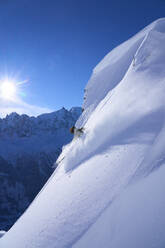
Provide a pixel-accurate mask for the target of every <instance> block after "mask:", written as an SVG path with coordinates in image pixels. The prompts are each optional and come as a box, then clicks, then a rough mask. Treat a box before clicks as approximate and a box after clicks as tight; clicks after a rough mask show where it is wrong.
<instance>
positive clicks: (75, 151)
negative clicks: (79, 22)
mask: <svg viewBox="0 0 165 248" xmlns="http://www.w3.org/2000/svg"><path fill="white" fill-rule="evenodd" d="M164 47H165V19H159V20H157V21H155V22H154V23H152V24H151V25H149V26H148V27H146V28H145V29H144V30H142V31H141V32H139V33H138V34H137V35H135V36H134V37H133V38H132V39H130V40H128V41H126V42H125V43H123V44H122V45H121V46H119V47H117V48H116V49H114V50H113V51H112V52H110V53H109V54H108V55H107V56H106V57H105V58H104V59H103V60H102V61H101V63H100V64H99V65H98V66H96V68H95V69H94V72H93V75H92V77H91V79H90V80H89V83H88V85H87V87H86V91H85V102H84V112H83V114H82V115H81V117H80V118H79V120H78V121H77V124H76V126H77V127H81V126H83V127H84V128H85V132H84V135H83V136H82V137H81V138H76V139H74V140H73V141H72V142H71V143H70V144H69V145H67V146H65V147H64V148H63V151H62V153H61V155H60V157H59V158H58V160H57V163H58V164H59V166H58V168H57V170H56V171H55V173H54V174H53V176H52V177H51V178H50V180H49V181H48V183H47V184H46V185H45V187H44V188H43V189H42V191H41V192H40V193H39V194H38V196H37V197H36V199H35V200H34V201H33V203H32V204H31V205H30V207H29V208H28V210H27V211H26V212H25V214H24V215H23V216H22V217H21V218H20V219H19V220H18V221H17V222H16V224H15V225H14V226H13V227H12V228H11V229H10V230H9V231H8V232H7V233H6V234H5V235H4V236H3V237H2V238H1V240H0V245H1V247H2V248H8V247H17V248H25V247H26V248H36V247H39V248H45V247H49V248H64V247H74V248H82V247H113V248H123V247H127V248H133V247H141V248H146V247H155V248H156V247H159V248H161V247H163V246H162V245H163V244H165V239H164V236H165V235H162V234H160V236H157V235H156V238H157V239H159V238H160V239H161V241H160V240H159V244H160V245H161V246H156V245H157V244H158V243H157V242H156V241H155V238H154V237H155V236H154V235H153V237H152V238H150V235H152V234H153V232H155V228H154V227H153V228H150V229H149V227H148V225H151V224H153V223H152V221H149V222H148V219H151V218H152V214H153V213H154V212H155V211H156V210H157V206H158V207H159V208H161V211H160V217H159V216H158V218H155V219H154V220H155V221H156V225H157V228H158V230H159V229H160V230H161V232H163V231H162V226H164V223H165V222H164V219H163V220H162V221H159V218H161V215H162V213H163V207H164V201H162V202H160V201H161V196H162V189H161V183H162V185H163V180H162V172H164V167H163V166H162V165H163V164H164V159H165V151H164V142H165V141H164V140H165V139H164V128H165V120H164V114H165V108H164V106H165V98H164V94H165V70H164V65H165V49H164ZM158 168H159V170H158ZM153 171H155V172H153ZM144 176H147V179H146V177H145V179H143V180H142V178H143V177H144ZM153 183H154V184H156V185H158V189H157V191H156V190H155V191H153V190H152V189H151V187H153V189H154V188H155V186H153ZM132 185H133V186H132ZM124 189H125V190H124ZM144 189H145V190H144ZM143 190H144V193H143V194H142V195H140V193H139V192H142V191H143ZM151 192H154V196H158V195H159V196H158V197H157V198H156V200H157V201H158V204H157V205H156V204H155V205H154V204H153V211H152V210H151V211H149V213H148V214H149V215H148V216H149V217H146V211H140V210H143V207H144V205H143V200H144V199H145V201H144V202H145V203H146V206H149V205H150V204H152V203H153V202H154V200H153V199H152V198H151V197H149V198H148V201H147V198H146V197H145V195H148V193H151ZM131 199H133V201H134V204H133V206H132V204H131ZM136 200H137V201H138V204H135V201H136ZM122 206H123V207H122ZM132 207H133V211H132V212H130V210H131V209H132ZM159 208H158V209H159ZM141 213H142V214H143V215H144V218H143V215H142V219H144V221H145V228H146V229H147V228H148V229H149V231H148V230H147V231H146V233H145V229H143V232H142V231H141V230H142V229H141V226H143V220H140V221H138V218H137V216H139V218H141V217H140V216H141ZM145 217H146V218H145ZM111 220H112V222H111ZM128 221H129V222H130V224H128V225H126V224H125V222H128ZM137 221H138V225H137V226H138V229H137V230H138V231H137V232H136V230H135V228H132V226H133V227H134V223H135V222H136V223H137ZM153 225H154V224H153ZM104 226H106V227H107V228H104ZM101 230H104V232H102V231H101ZM98 233H99V235H97V234H98ZM128 238H129V239H131V240H130V242H129V241H128ZM139 238H141V240H140V241H139V242H137V240H138V239H139ZM154 242H155V243H154ZM134 243H136V244H137V245H136V246H134ZM97 244H99V245H97ZM123 244H125V246H123ZM138 244H139V246H138ZM146 244H147V246H146Z"/></svg>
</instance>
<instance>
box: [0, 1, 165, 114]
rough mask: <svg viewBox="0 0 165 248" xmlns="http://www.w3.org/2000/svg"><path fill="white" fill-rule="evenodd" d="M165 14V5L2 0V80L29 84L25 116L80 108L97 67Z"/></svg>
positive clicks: (22, 95) (24, 93)
mask: <svg viewBox="0 0 165 248" xmlns="http://www.w3.org/2000/svg"><path fill="white" fill-rule="evenodd" d="M164 13H165V0H151V1H148V0H144V1H142V0H138V1H137V0H88V1H87V0H60V1H59V0H58V1H56V0H1V1H0V31H1V36H0V37H1V38H0V58H1V59H0V79H2V78H3V77H4V76H5V75H8V76H9V77H10V78H13V77H14V78H15V79H16V80H18V81H23V80H28V83H25V84H22V86H21V87H20V101H19V103H17V105H19V104H20V105H21V104H22V111H24V109H25V112H26V113H29V114H37V113H39V112H45V111H48V110H52V111H54V110H57V109H59V108H61V107H63V106H64V107H66V108H71V107H72V106H81V104H82V101H83V90H84V87H85V85H86V83H87V81H88V79H89V77H90V75H91V73H92V69H93V68H94V67H95V66H96V65H97V63H98V62H99V61H100V60H101V59H102V58H103V57H104V56H105V55H106V54H107V53H108V52H109V51H110V50H111V49H112V48H114V47H115V46H117V45H119V44H120V43H122V42H123V41H125V40H127V39H128V38H130V37H131V36H132V35H134V34H135V33H136V32H138V31H139V30H140V29H142V28H143V27H145V26H146V25H148V24H149V23H151V22H152V21H154V20H156V19H157V18H160V17H164ZM8 105H9V104H6V105H3V106H4V107H3V110H1V109H0V110H1V111H4V109H5V106H6V107H7V108H8V109H9V110H10V109H12V111H13V110H14V108H15V110H16V111H17V109H18V108H17V107H18V106H15V105H13V108H11V107H9V106H8ZM10 105H11V103H10ZM25 105H26V107H25ZM14 106H15V107H14ZM20 107H21V106H20ZM33 107H34V108H36V109H35V111H32V109H33ZM28 108H29V111H27V109H28ZM37 108H38V109H37ZM37 111H38V112H37Z"/></svg>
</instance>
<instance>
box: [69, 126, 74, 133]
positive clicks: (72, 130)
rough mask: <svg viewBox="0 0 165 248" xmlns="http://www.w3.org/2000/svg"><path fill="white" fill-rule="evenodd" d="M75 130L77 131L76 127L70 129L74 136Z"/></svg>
mask: <svg viewBox="0 0 165 248" xmlns="http://www.w3.org/2000/svg"><path fill="white" fill-rule="evenodd" d="M74 130H75V126H73V127H71V128H70V132H71V133H72V134H74Z"/></svg>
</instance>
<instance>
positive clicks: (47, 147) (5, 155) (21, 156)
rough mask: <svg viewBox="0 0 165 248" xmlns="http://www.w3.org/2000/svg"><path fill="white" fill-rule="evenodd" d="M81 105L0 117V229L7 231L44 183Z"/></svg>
mask: <svg viewBox="0 0 165 248" xmlns="http://www.w3.org/2000/svg"><path fill="white" fill-rule="evenodd" d="M80 114H81V108H72V109H71V110H70V111H68V110H66V109H64V108H63V109H61V110H59V111H56V112H53V113H50V114H43V115H40V116H38V117H36V118H35V117H29V116H27V115H18V114H17V113H12V114H10V115H8V116H7V117H6V118H4V119H0V200H1V201H0V230H8V229H9V228H10V227H11V226H12V225H13V224H14V222H15V221H16V220H17V219H18V217H19V216H20V215H21V214H22V213H23V212H24V211H25V209H26V208H27V207H28V206H29V204H30V203H31V202H32V201H33V199H34V198H35V196H36V195H37V194H38V192H39V191H40V190H41V188H42V187H43V185H44V184H45V183H46V181H47V180H48V178H49V177H50V175H51V174H52V172H53V171H54V169H53V168H52V166H53V164H54V162H55V161H56V159H57V157H58V156H59V154H60V152H61V149H62V146H63V145H65V144H67V143H68V142H70V141H71V139H72V135H71V134H70V132H69V128H70V127H71V126H73V125H74V124H75V122H76V120H77V119H78V117H79V116H80Z"/></svg>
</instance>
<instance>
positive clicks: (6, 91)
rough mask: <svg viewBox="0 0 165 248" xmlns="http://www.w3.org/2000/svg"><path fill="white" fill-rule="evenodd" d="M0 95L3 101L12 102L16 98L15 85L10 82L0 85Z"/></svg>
mask: <svg viewBox="0 0 165 248" xmlns="http://www.w3.org/2000/svg"><path fill="white" fill-rule="evenodd" d="M0 95H1V97H2V98H3V99H8V100H12V99H13V98H14V97H15V96H16V85H15V84H14V83H13V82H10V81H4V82H2V83H1V84H0Z"/></svg>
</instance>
